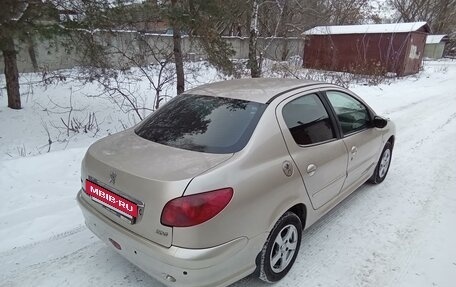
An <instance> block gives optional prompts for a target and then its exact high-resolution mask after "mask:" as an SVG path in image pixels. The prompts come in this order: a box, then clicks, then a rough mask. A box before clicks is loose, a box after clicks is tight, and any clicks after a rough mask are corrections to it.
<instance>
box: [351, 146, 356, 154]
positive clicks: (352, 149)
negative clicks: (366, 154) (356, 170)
mask: <svg viewBox="0 0 456 287" xmlns="http://www.w3.org/2000/svg"><path fill="white" fill-rule="evenodd" d="M350 152H351V153H352V155H355V154H356V153H357V152H358V148H357V147H356V146H352V148H351V151H350Z"/></svg>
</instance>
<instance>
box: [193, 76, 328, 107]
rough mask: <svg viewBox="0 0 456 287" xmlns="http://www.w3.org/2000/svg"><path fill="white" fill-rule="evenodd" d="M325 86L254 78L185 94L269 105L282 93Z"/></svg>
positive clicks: (317, 83)
mask: <svg viewBox="0 0 456 287" xmlns="http://www.w3.org/2000/svg"><path fill="white" fill-rule="evenodd" d="M321 84H326V83H323V82H317V81H312V80H300V79H280V78H255V79H236V80H228V81H221V82H216V83H210V84H205V85H202V86H199V87H196V88H194V89H191V90H188V91H186V92H185V94H189V95H190V94H191V95H205V96H215V97H224V98H232V99H239V100H246V101H253V102H259V103H270V102H271V101H272V100H273V99H275V98H276V97H277V96H279V95H280V94H282V93H285V92H288V91H291V90H294V89H298V88H304V87H308V86H316V85H321Z"/></svg>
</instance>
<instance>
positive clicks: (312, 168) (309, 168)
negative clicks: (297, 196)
mask: <svg viewBox="0 0 456 287" xmlns="http://www.w3.org/2000/svg"><path fill="white" fill-rule="evenodd" d="M316 171H317V166H316V165H314V164H313V163H312V164H309V166H307V174H308V175H309V176H312V175H314V174H315V172H316Z"/></svg>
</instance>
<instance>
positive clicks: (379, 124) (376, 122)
mask: <svg viewBox="0 0 456 287" xmlns="http://www.w3.org/2000/svg"><path fill="white" fill-rule="evenodd" d="M387 124H388V121H387V120H385V119H384V118H382V117H379V116H375V117H374V119H373V120H372V125H373V126H374V127H376V128H379V129H383V128H384V127H386V125H387Z"/></svg>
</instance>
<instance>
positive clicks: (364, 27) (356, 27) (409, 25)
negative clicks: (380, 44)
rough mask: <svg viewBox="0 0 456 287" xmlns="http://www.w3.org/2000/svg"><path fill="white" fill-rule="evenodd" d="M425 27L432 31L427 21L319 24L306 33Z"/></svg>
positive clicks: (401, 29)
mask: <svg viewBox="0 0 456 287" xmlns="http://www.w3.org/2000/svg"><path fill="white" fill-rule="evenodd" d="M422 27H424V29H425V31H426V32H430V28H429V25H428V24H427V23H426V22H411V23H394V24H366V25H337V26H317V27H314V28H312V29H310V30H307V31H305V32H304V33H303V34H304V35H336V34H379V33H407V32H414V31H418V30H419V29H421V28H422Z"/></svg>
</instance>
